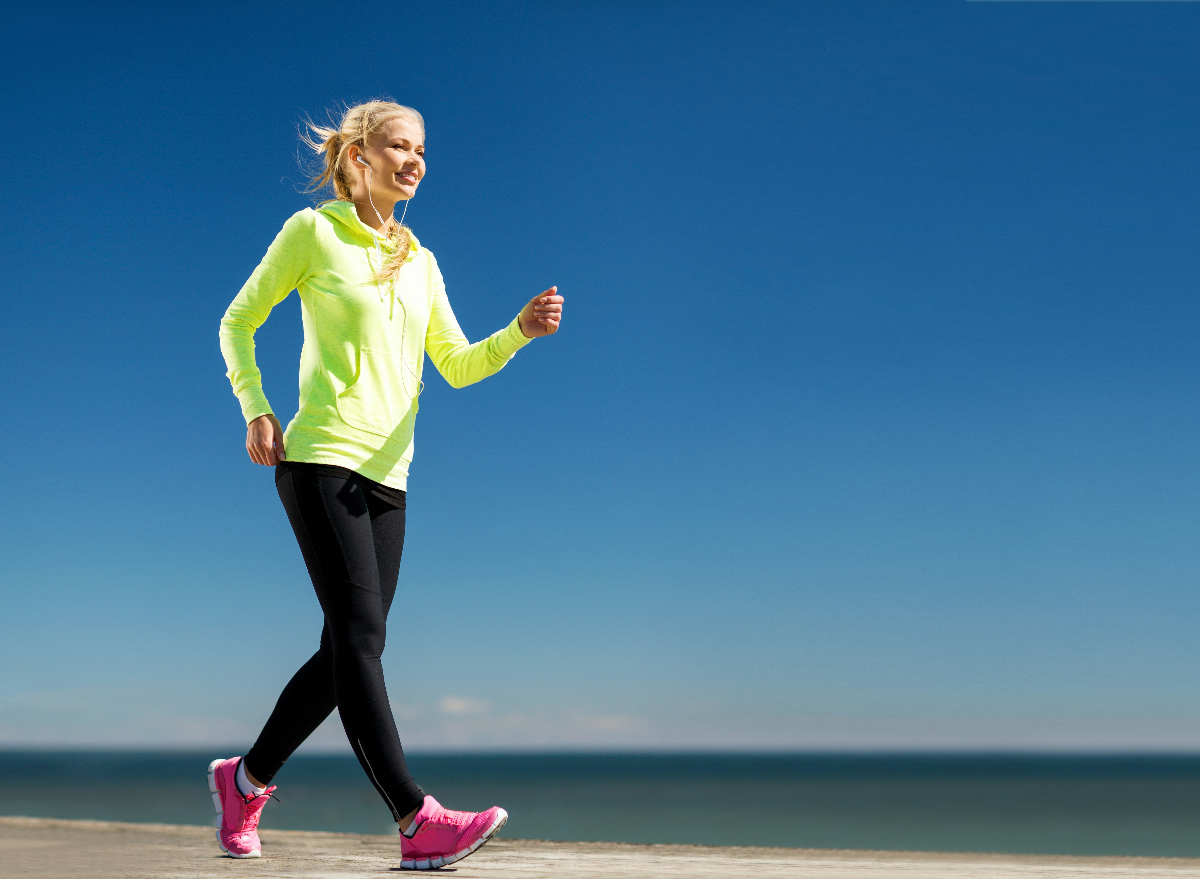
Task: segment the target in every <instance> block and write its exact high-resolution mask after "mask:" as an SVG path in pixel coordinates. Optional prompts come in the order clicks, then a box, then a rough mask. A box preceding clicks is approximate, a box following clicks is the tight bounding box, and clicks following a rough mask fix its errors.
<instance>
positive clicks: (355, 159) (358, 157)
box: [354, 156, 371, 168]
mask: <svg viewBox="0 0 1200 879" xmlns="http://www.w3.org/2000/svg"><path fill="white" fill-rule="evenodd" d="M354 161H356V162H358V164H360V165H367V167H368V168H370V167H371V166H370V165H368V164H367V160H366V159H364V158H363V157H362V156H355V157H354Z"/></svg>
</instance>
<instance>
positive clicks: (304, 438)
mask: <svg viewBox="0 0 1200 879" xmlns="http://www.w3.org/2000/svg"><path fill="white" fill-rule="evenodd" d="M377 243H378V246H377ZM386 247H387V241H386V239H384V238H383V237H382V236H380V235H379V234H378V233H377V232H375V230H373V229H372V228H371V227H370V226H367V225H366V224H364V223H363V222H362V221H361V220H360V219H359V218H358V214H357V213H355V210H354V205H353V204H351V203H350V202H345V201H335V202H330V203H329V204H325V205H322V206H321V207H319V208H318V209H316V210H313V209H311V208H306V209H305V210H302V211H300V212H299V213H297V214H294V215H293V216H292V217H291V218H290V219H288V221H287V222H286V223H284V225H283V229H282V230H281V231H280V232H279V234H278V235H277V236H276V237H275V240H274V242H272V244H271V246H270V248H268V249H267V255H266V256H264V257H263V260H262V262H261V263H260V264H259V266H258V268H257V269H255V270H254V273H253V274H252V275H251V276H250V280H248V281H247V282H246V284H245V286H244V287H242V289H241V291H240V292H239V293H238V295H237V296H236V297H235V298H234V300H233V302H232V303H230V305H229V308H228V309H227V310H226V311H225V316H224V317H223V318H222V319H221V353H222V354H223V355H224V356H225V365H226V366H227V367H228V373H227V375H228V376H229V381H230V383H231V384H232V385H233V392H234V393H235V394H236V395H237V398H238V401H239V402H240V403H241V404H242V415H243V416H244V417H245V419H246V423H247V424H249V423H250V422H251V421H253V420H254V419H255V418H257V417H259V416H260V415H266V414H268V413H272V409H271V406H270V404H269V403H267V398H266V397H265V396H264V395H263V390H262V375H261V373H260V372H259V371H258V366H257V365H256V364H255V361H254V332H255V330H257V329H258V328H259V327H260V326H262V325H263V323H264V322H265V321H266V319H267V317H268V316H269V315H270V313H271V309H272V308H274V307H275V306H276V305H277V304H279V303H280V302H282V301H283V300H284V299H286V298H287V296H288V294H289V293H291V291H292V290H298V291H299V293H300V305H301V314H302V315H303V319H304V348H303V350H302V351H301V353H300V407H299V411H298V412H297V413H296V417H295V418H293V419H292V420H291V422H290V423H289V424H288V426H287V430H286V431H285V432H284V448H285V451H286V454H287V458H288V460H289V461H307V462H310V463H314V464H336V465H338V466H340V467H347V468H349V469H351V470H354V471H356V472H358V473H361V474H362V475H363V476H366V477H367V478H368V479H372V480H374V481H375V482H380V483H382V484H384V485H388V486H391V487H393V488H400V489H403V488H405V487H406V484H407V480H408V465H409V463H410V462H411V461H412V455H413V425H414V422H415V420H416V416H417V398H418V396H419V394H420V392H421V387H422V385H421V368H422V366H423V365H424V362H425V357H424V354H425V352H428V354H429V358H430V359H431V360H432V361H433V364H434V366H436V367H437V369H438V372H440V373H441V374H442V376H443V377H445V379H446V381H448V382H449V383H450V384H451V385H453V386H454V387H456V388H461V387H463V386H465V385H469V384H472V383H474V382H477V381H479V380H480V379H484V378H487V377H488V376H489V375H492V374H493V373H496V372H498V371H499V370H500V369H501V368H503V366H504V365H505V364H506V363H507V362H508V361H509V360H511V359H512V357H513V355H514V354H516V353H517V351H518V350H519V349H520V348H522V347H523V346H524V345H526V344H527V343H528V342H529V339H527V338H525V336H524V334H523V333H522V332H521V327H520V324H519V323H518V321H517V319H515V318H514V319H513V322H512V323H510V324H509V325H508V326H507V327H505V328H504V329H502V330H500V331H499V332H497V333H494V334H493V335H492V336H490V337H488V338H487V339H484V340H483V341H481V342H476V343H475V344H473V345H472V344H470V343H468V342H467V338H466V336H464V335H463V332H462V330H461V329H460V328H459V326H458V321H457V320H456V319H455V317H454V312H453V311H451V310H450V302H449V300H448V299H447V298H446V286H445V284H444V283H443V281H442V273H441V272H440V271H439V270H438V265H437V262H436V261H435V260H434V258H433V254H432V253H430V252H429V251H428V250H426V249H425V248H424V247H421V245H420V244H419V243H418V242H416V241H415V240H414V242H413V246H412V251H411V252H410V254H409V257H408V263H407V264H406V265H405V266H404V267H403V268H402V269H401V270H400V274H399V276H398V277H397V278H396V281H395V284H393V285H388V284H380V283H377V282H376V281H375V280H374V277H373V275H374V272H375V270H377V269H378V268H379V260H380V258H381V257H385V256H386V254H387V253H388V251H387V249H386ZM272 414H273V413H272Z"/></svg>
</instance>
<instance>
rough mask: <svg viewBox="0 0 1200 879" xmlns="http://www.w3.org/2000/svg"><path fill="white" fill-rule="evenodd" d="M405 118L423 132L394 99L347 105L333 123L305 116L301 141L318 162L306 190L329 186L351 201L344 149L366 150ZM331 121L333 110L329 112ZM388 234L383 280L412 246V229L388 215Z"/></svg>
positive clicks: (410, 112) (394, 272) (396, 271)
mask: <svg viewBox="0 0 1200 879" xmlns="http://www.w3.org/2000/svg"><path fill="white" fill-rule="evenodd" d="M397 118H399V119H408V120H410V121H412V122H415V123H416V124H417V125H419V126H421V133H422V134H424V133H425V120H424V119H423V118H421V114H420V113H418V112H417V111H416V110H414V109H413V108H412V107H405V106H404V105H403V104H397V103H394V102H393V101H367V102H366V103H364V104H355V105H354V106H353V107H347V108H346V110H345V112H344V113H343V114H342V119H341V121H340V122H338V123H337V124H336V125H318V124H316V123H315V122H313V121H312V120H311V119H305V120H304V124H305V125H306V126H307V130H306V131H301V132H300V141H301V142H302V143H303V144H304V145H305V146H307V147H309V148H310V149H312V150H313V152H315V153H316V154H317V157H318V162H319V164H318V166H317V168H316V169H314V173H313V174H312V175H311V176H310V179H309V183H310V185H309V187H308V190H307V191H308V192H316V191H318V190H320V189H324V188H325V187H326V186H329V187H331V188H332V189H333V194H334V199H331V200H336V201H353V199H352V198H351V197H350V183H349V176H348V175H347V173H346V165H347V164H348V162H349V159H348V157H347V153H348V152H349V150H350V147H352V146H356V147H358V148H359V150H360V151H365V150H366V148H367V143H368V141H370V139H371V138H372V137H374V136H375V135H376V134H378V133H379V130H380V129H381V128H383V126H384V125H386V124H387V123H388V122H391V121H392V120H393V119H397ZM330 122H331V123H332V122H333V114H332V113H331V114H330ZM384 231H386V232H387V238H388V251H389V253H388V255H387V257H386V258H385V259H384V261H383V265H382V266H380V268H379V270H378V271H377V272H376V273H375V280H376V281H379V282H382V283H390V282H391V281H394V280H395V278H396V275H398V274H399V273H400V269H401V268H403V266H404V264H405V263H406V262H408V253H409V250H410V249H411V248H412V242H413V235H412V230H410V229H409V228H408V227H407V226H402V225H400V223H398V222H397V221H396V218H395V217H389V218H388V224H387V228H386V230H384Z"/></svg>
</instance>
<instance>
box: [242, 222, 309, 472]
mask: <svg viewBox="0 0 1200 879" xmlns="http://www.w3.org/2000/svg"><path fill="white" fill-rule="evenodd" d="M306 213H308V212H305V211H301V212H300V213H298V214H295V215H294V216H292V217H291V218H290V219H289V220H288V221H287V222H286V223H285V224H284V226H283V229H282V230H280V232H279V234H278V235H277V236H275V240H274V241H273V242H272V243H271V246H270V247H269V248H268V249H267V254H266V256H264V257H263V260H262V262H261V263H259V265H258V268H256V269H255V270H254V273H253V274H252V275H251V276H250V279H249V280H248V281H246V283H245V285H244V286H243V287H242V289H241V291H240V292H239V293H238V295H237V296H236V297H234V300H233V302H231V303H230V304H229V308H228V309H226V310H225V316H224V317H223V318H221V333H220V336H221V354H222V355H224V357H225V365H226V367H227V372H226V375H227V376H228V377H229V382H230V384H231V385H232V386H233V392H234V394H236V395H237V398H238V402H239V403H240V404H241V407H242V416H243V417H244V418H245V420H246V424H247V425H248V426H249V429H248V432H247V439H246V446H247V449H248V450H249V451H250V457H251V458H252V459H253V460H254V461H255V462H256V463H259V464H267V463H270V464H274V463H275V461H274V460H267V459H268V458H270V457H272V455H271V454H270V450H271V449H272V447H274V448H275V449H277V450H278V452H279V454H278V457H279V458H282V457H283V455H282V452H283V432H282V430H281V429H280V428H279V421H278V420H277V419H276V418H275V416H274V413H273V412H272V410H271V404H270V403H268V402H267V398H266V396H265V395H264V394H263V389H262V374H261V373H260V372H259V370H258V365H257V363H256V362H255V359H254V333H255V331H256V330H257V329H258V328H259V327H260V326H262V325H263V323H265V322H266V320H267V317H268V316H269V315H270V314H271V309H272V308H274V307H275V306H276V305H278V304H279V303H280V302H282V301H283V300H284V299H286V298H287V296H288V294H289V293H291V292H292V290H294V289H295V288H296V286H297V285H298V284H299V283H300V282H301V281H303V279H304V276H305V273H306V271H307V266H308V255H309V251H310V242H311V240H312V217H311V215H309V216H306ZM252 440H253V445H255V446H261V445H262V444H263V443H264V441H265V443H266V450H268V451H267V453H265V454H262V455H260V456H258V457H256V456H255V452H254V449H253V448H252Z"/></svg>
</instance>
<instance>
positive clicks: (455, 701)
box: [438, 696, 492, 714]
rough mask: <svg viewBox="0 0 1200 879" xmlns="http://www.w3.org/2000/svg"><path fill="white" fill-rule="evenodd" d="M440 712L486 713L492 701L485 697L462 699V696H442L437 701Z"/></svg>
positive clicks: (490, 707)
mask: <svg viewBox="0 0 1200 879" xmlns="http://www.w3.org/2000/svg"><path fill="white" fill-rule="evenodd" d="M438 710H439V711H441V712H442V714H487V713H488V712H489V711H491V710H492V703H491V702H489V701H488V700H487V699H464V698H463V697H462V696H443V697H442V698H441V699H440V700H439V701H438Z"/></svg>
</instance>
